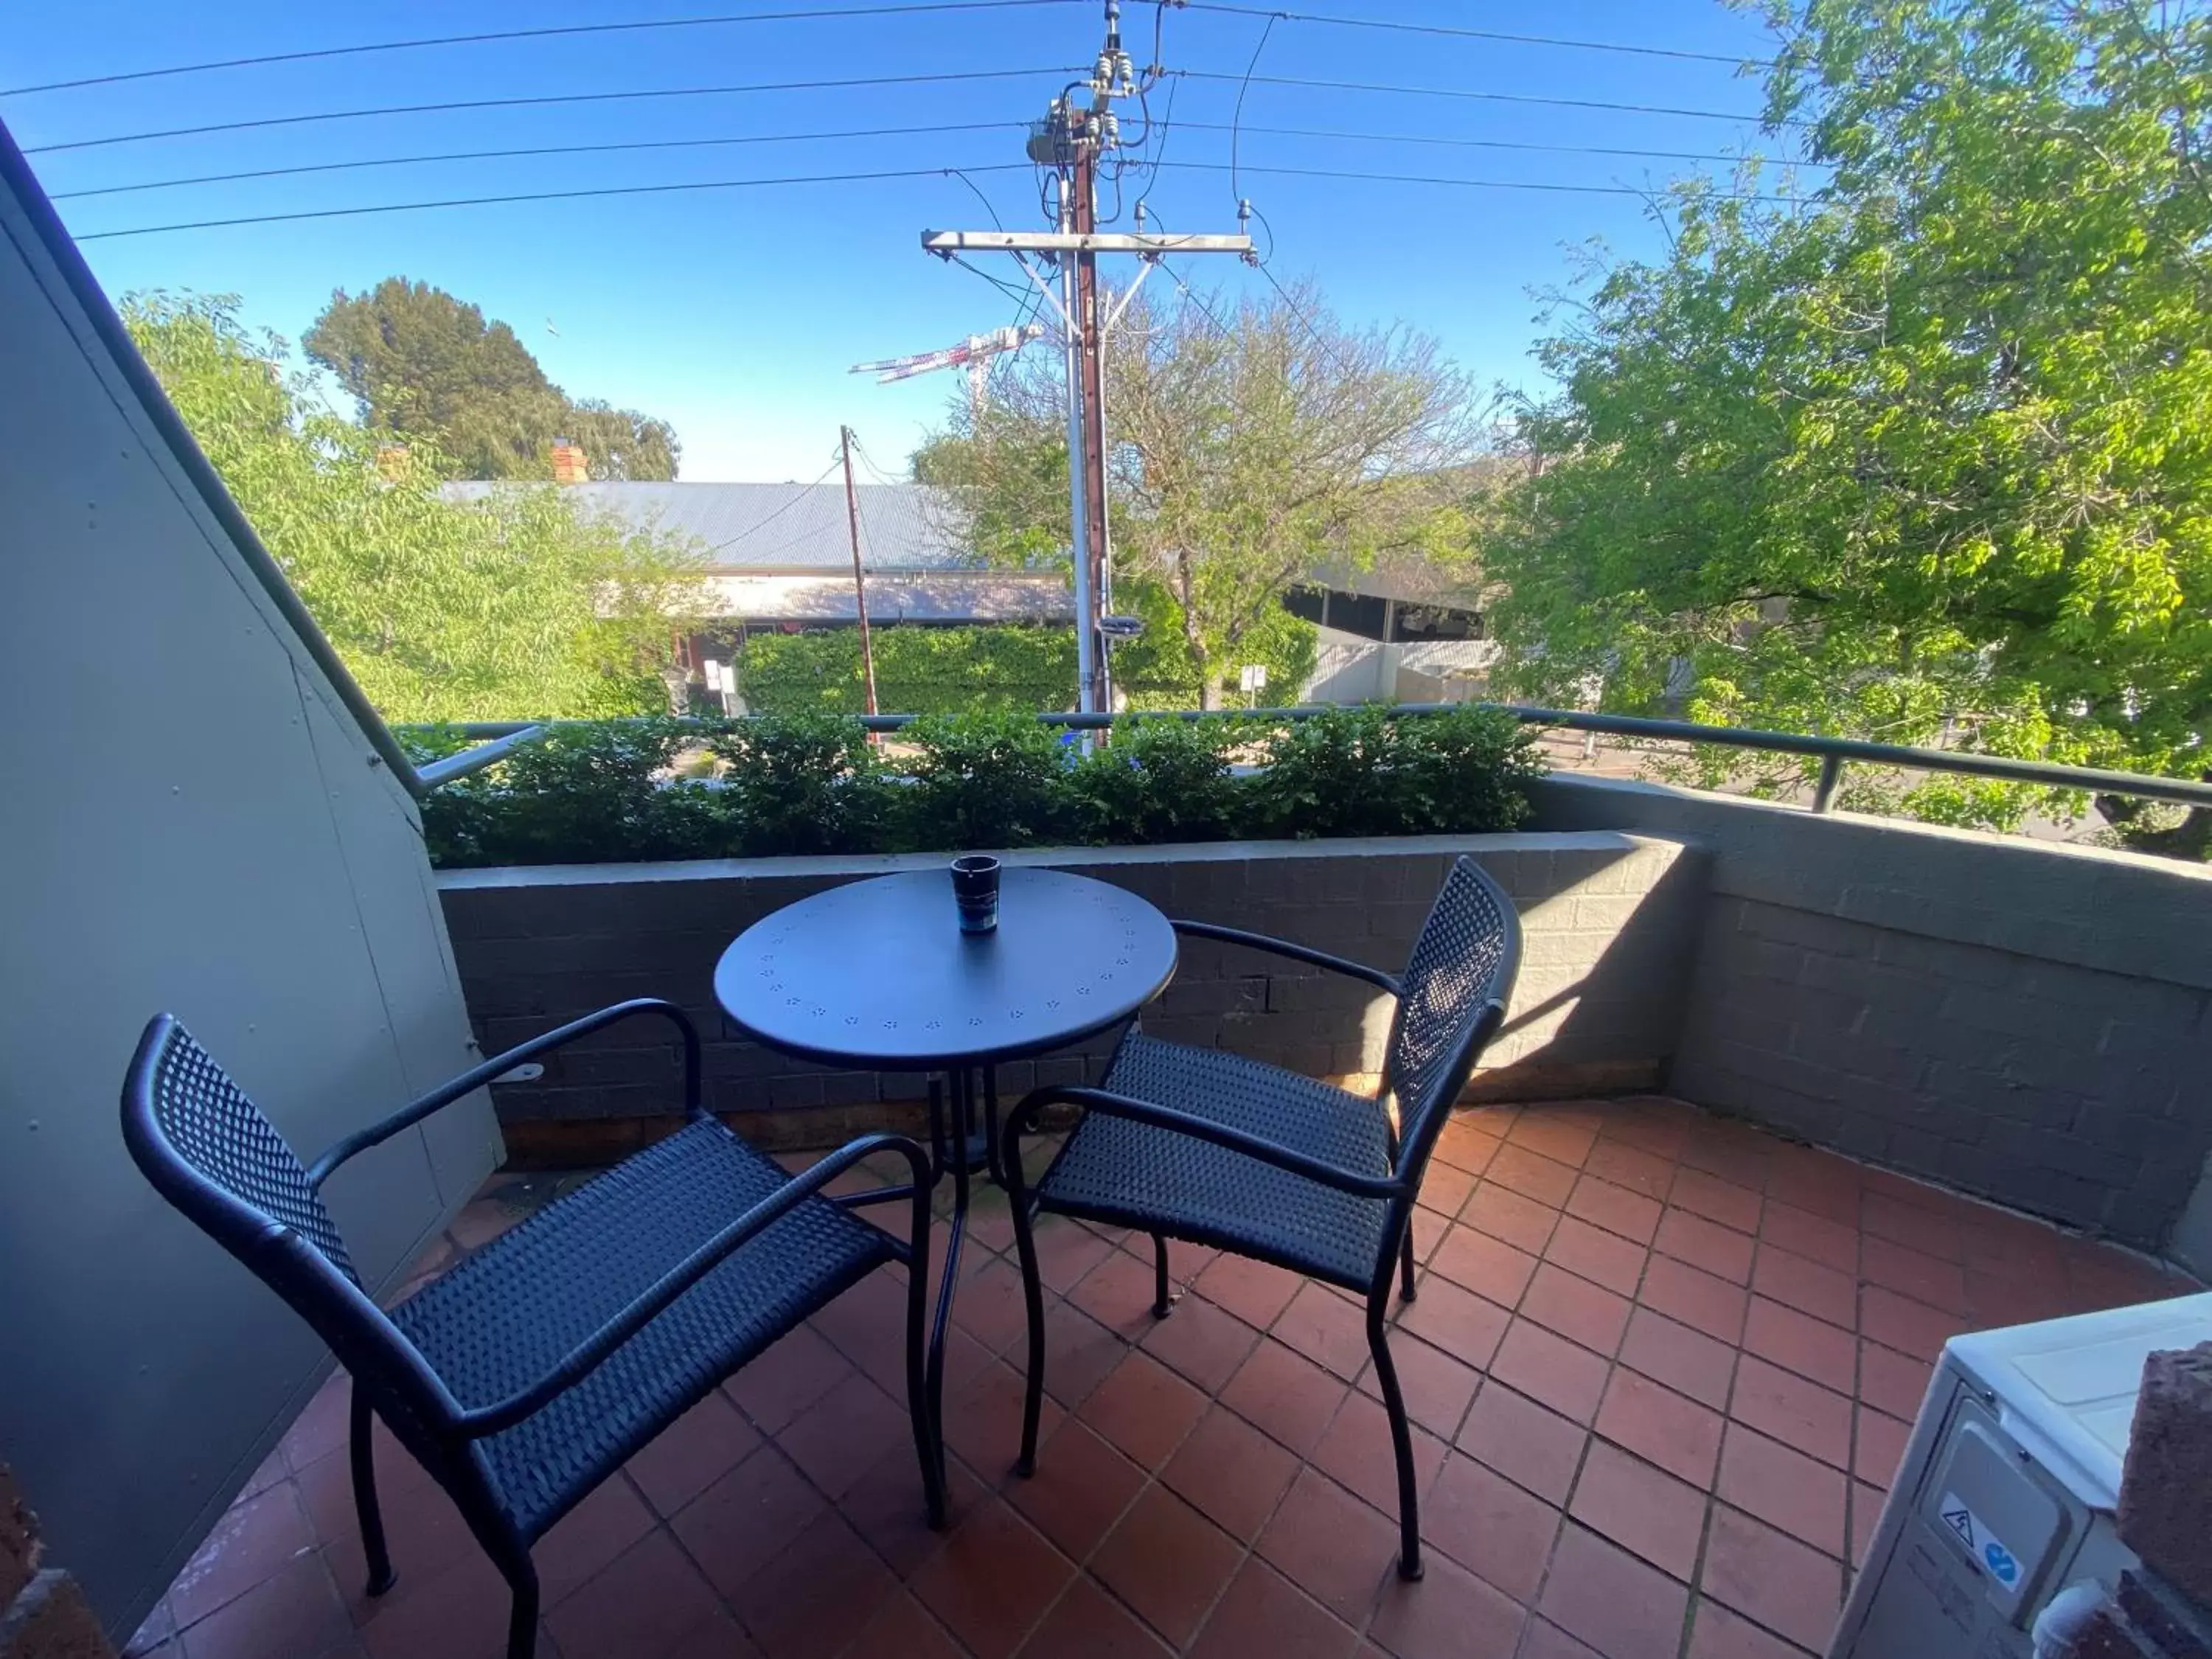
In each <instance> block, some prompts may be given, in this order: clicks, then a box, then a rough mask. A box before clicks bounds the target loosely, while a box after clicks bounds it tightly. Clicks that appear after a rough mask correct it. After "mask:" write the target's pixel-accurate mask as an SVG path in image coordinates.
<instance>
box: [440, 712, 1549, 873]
mask: <svg viewBox="0 0 2212 1659" xmlns="http://www.w3.org/2000/svg"><path fill="white" fill-rule="evenodd" d="M408 741H409V744H410V747H411V748H412V749H413V750H414V751H415V753H416V757H417V758H418V759H419V760H429V759H433V758H436V757H440V756H441V755H445V754H450V753H452V752H453V751H454V750H457V749H459V748H460V747H463V746H465V745H464V740H463V739H462V738H460V737H459V735H458V733H456V732H452V731H450V730H438V729H429V730H422V731H416V732H411V733H410V734H409V738H408ZM1532 741H1533V739H1532V738H1529V737H1528V736H1526V735H1524V734H1523V733H1522V732H1521V731H1520V730H1519V729H1518V728H1517V727H1516V726H1515V725H1514V723H1513V721H1512V720H1510V718H1509V717H1505V716H1502V715H1498V714H1490V713H1486V712H1484V711H1481V710H1477V709H1466V710H1459V711H1455V712H1453V713H1450V714H1424V715H1407V716H1403V717H1394V716H1392V715H1391V714H1390V713H1389V711H1388V710H1386V709H1381V708H1371V709H1358V710H1342V711H1336V712H1333V713H1330V714H1325V715H1322V716H1321V717H1320V718H1318V719H1316V720H1309V721H1305V722H1302V723H1291V724H1288V725H1285V726H1283V727H1282V728H1280V729H1279V730H1277V731H1273V732H1270V731H1267V730H1265V729H1262V728H1261V727H1258V726H1255V725H1254V724H1252V723H1251V722H1247V721H1242V720H1206V721H1199V722H1192V721H1185V720H1168V719H1163V718H1160V717H1158V716H1143V715H1136V716H1130V717H1127V718H1125V719H1123V720H1117V721H1116V722H1115V726H1114V733H1113V740H1112V742H1111V743H1110V744H1106V745H1103V746H1101V747H1099V748H1097V749H1096V750H1094V751H1093V752H1092V753H1091V754H1090V755H1089V756H1085V757H1079V756H1078V754H1077V751H1076V749H1075V746H1074V745H1073V744H1072V743H1071V742H1069V741H1067V740H1066V737H1065V734H1063V733H1060V732H1056V731H1055V730H1054V728H1052V727H1049V726H1044V725H1042V723H1040V722H1039V721H1037V720H1036V719H1035V718H1034V717H1032V716H1030V715H1025V714H963V715H955V716H933V717H929V718H925V719H923V720H917V721H915V723H914V724H913V725H912V726H908V727H907V728H906V729H905V730H904V731H902V732H900V733H898V735H897V738H896V743H895V744H893V745H891V746H890V747H889V748H887V749H885V750H874V749H872V748H871V747H870V745H869V744H868V743H867V741H866V737H865V734H864V733H863V732H862V730H861V727H860V723H859V722H858V721H857V720H853V719H851V718H850V717H848V716H842V715H836V714H812V713H809V714H798V715H778V716H756V717H753V718H750V719H746V720H720V721H714V720H703V721H675V720H666V719H653V720H619V721H612V720H611V721H601V722H596V723H580V724H577V725H574V726H561V727H557V728H556V730H555V732H554V733H553V735H552V736H551V737H550V738H549V739H548V740H547V741H545V742H544V743H543V744H537V745H534V746H527V745H526V746H525V747H523V748H521V749H519V750H515V751H513V753H512V754H511V755H509V756H508V757H507V758H506V759H505V760H502V761H501V762H499V763H496V764H495V765H493V766H491V767H489V768H487V769H484V770H483V771H482V772H478V773H476V774H473V775H471V776H469V777H466V778H464V779H461V780H460V781H458V782H455V783H452V784H448V785H447V786H446V787H444V788H442V789H439V790H436V791H434V792H433V793H431V795H430V796H429V797H428V799H426V800H424V801H423V803H422V828H423V835H424V837H425V839H426V841H427V842H428V845H429V848H430V857H431V860H432V862H433V863H435V864H436V865H438V866H440V867H441V868H453V867H459V866H478V865H504V864H590V863H602V862H624V861H633V860H656V859H681V858H734V857H748V856H751V857H767V856H775V855H780V854H805V853H868V852H884V853H899V852H925V851H934V852H953V851H963V850H971V849H975V848H1006V847H1024V846H1034V845H1042V844H1054V843H1059V844H1078V843H1084V842H1091V843H1098V844H1105V845H1112V846H1122V845H1141V844H1146V843H1154V842H1185V841H1219V840H1224V839H1230V838H1235V837H1240V836H1243V837H1252V836H1334V835H1363V836H1367V835H1425V834H1434V833H1439V832H1448V831H1456V832H1462V833H1477V832H1481V831H1486V830H1497V829H1511V828H1512V827H1513V826H1514V825H1515V824H1516V823H1520V822H1521V821H1522V818H1523V817H1525V816H1526V813H1527V811H1528V800H1527V785H1528V781H1529V780H1530V779H1531V778H1533V777H1534V776H1535V775H1537V773H1538V771H1539V770H1540V768H1539V766H1538V765H1537V763H1536V762H1535V759H1534V752H1533V750H1532V749H1531V747H1530V744H1531V743H1532ZM701 754H705V755H709V756H711V757H714V760H715V761H716V762H717V763H718V767H719V770H720V776H718V777H716V778H714V779H711V780H707V781H694V780H691V779H690V778H683V779H679V778H678V777H677V774H678V772H679V771H682V770H684V768H685V766H686V764H687V757H696V756H698V755H701ZM1240 757H1241V758H1249V757H1256V758H1258V759H1261V760H1262V761H1264V762H1266V763H1267V766H1266V768H1265V769H1262V770H1260V771H1257V772H1255V773H1252V774H1250V775H1240V774H1239V772H1238V771H1237V770H1236V769H1233V768H1232V766H1231V762H1232V760H1233V759H1237V758H1240Z"/></svg>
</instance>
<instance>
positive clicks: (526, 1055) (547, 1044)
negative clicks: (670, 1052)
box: [307, 997, 699, 1188]
mask: <svg viewBox="0 0 2212 1659" xmlns="http://www.w3.org/2000/svg"><path fill="white" fill-rule="evenodd" d="M634 1014H659V1015H661V1016H663V1017H664V1018H668V1019H671V1020H673V1021H675V1023H676V1029H677V1030H678V1031H679V1032H681V1033H682V1034H683V1037H684V1110H685V1111H686V1112H687V1113H690V1115H693V1116H695V1117H696V1116H697V1115H698V1113H699V1032H698V1030H697V1028H696V1027H695V1026H694V1025H693V1024H691V1018H690V1015H688V1014H686V1013H685V1012H684V1011H683V1010H682V1009H681V1008H679V1007H678V1006H676V1005H675V1004H674V1003H672V1002H667V1001H664V1000H662V999H660V998H659V997H634V998H632V999H631V1000H629V1001H628V1002H617V1003H616V1004H614V1005H613V1006H611V1007H607V1008H602V1009H600V1010H599V1012H597V1013H592V1014H586V1015H585V1016H584V1017H583V1018H581V1019H574V1020H570V1021H569V1022H568V1024H566V1025H563V1026H562V1027H561V1028H560V1029H559V1030H552V1031H548V1032H546V1033H545V1034H544V1036H534V1037H532V1038H531V1039H530V1041H529V1042H523V1043H518V1044H517V1045H516V1046H515V1047H513V1048H509V1049H508V1050H507V1052H506V1053H505V1054H495V1055H494V1056H493V1057H492V1058H491V1059H489V1060H485V1061H483V1063H482V1064H481V1065H477V1066H471V1067H470V1068H469V1069H468V1070H467V1071H465V1072H464V1073H461V1074H460V1076H459V1077H457V1078H455V1079H453V1080H452V1081H451V1082H449V1083H442V1084H441V1085H438V1087H436V1088H435V1089H433V1090H431V1091H430V1092H429V1093H428V1094H427V1095H424V1096H423V1097H422V1098H421V1099H420V1100H416V1101H412V1102H410V1103H408V1104H407V1105H405V1106H403V1107H401V1108H400V1109H398V1111H396V1112H394V1113H393V1114H392V1115H391V1116H390V1117H387V1118H386V1119H385V1120H384V1121H382V1122H380V1123H372V1124H370V1125H369V1126H368V1127H367V1128H366V1129H356V1130H355V1131H354V1133H351V1134H349V1135H348V1136H346V1137H345V1139H343V1140H341V1141H338V1142H337V1144H336V1145H335V1146H331V1149H330V1150H329V1151H328V1152H325V1153H324V1154H323V1155H322V1156H321V1157H320V1158H317V1159H316V1160H315V1161H314V1163H313V1164H312V1165H311V1166H310V1167H309V1168H308V1170H307V1185H308V1186H309V1187H311V1188H320V1187H321V1186H322V1184H323V1182H325V1181H327V1180H329V1179H330V1177H331V1172H332V1171H333V1170H336V1169H337V1167H338V1166H339V1165H340V1164H343V1163H344V1162H345V1161H346V1160H347V1159H348V1158H353V1157H355V1156H356V1154H358V1153H362V1152H367V1151H368V1149H369V1148H370V1147H372V1146H381V1145H382V1144H383V1143H384V1142H386V1141H387V1140H389V1139H392V1136H394V1135H396V1134H398V1133H399V1132H400V1131H401V1130H402V1129H405V1128H410V1127H412V1126H414V1125H415V1124H417V1123H420V1122H421V1121H422V1120H423V1119H424V1118H426V1117H428V1116H429V1115H430V1114H431V1113H433V1112H435V1111H441V1110H442V1109H445V1108H446V1107H448V1106H450V1105H452V1104H453V1103H454V1102H455V1101H457V1100H459V1099H460V1098H461V1097H462V1096H464V1095H466V1094H468V1093H470V1092H471V1091H474V1090H477V1089H480V1088H482V1087H483V1085H485V1084H487V1083H489V1082H490V1081H491V1080H492V1079H494V1078H495V1077H498V1076H499V1075H500V1074H501V1073H503V1072H511V1071H513V1069H514V1068H515V1067H516V1066H520V1065H521V1064H522V1063H523V1062H524V1061H525V1060H530V1059H532V1058H533V1057H534V1056H536V1055H538V1054H548V1053H550V1052H551V1051H552V1050H553V1049H556V1048H561V1047H562V1046H563V1045H564V1044H567V1043H570V1042H574V1041H576V1039H577V1038H579V1037H581V1036H590V1035H591V1033H592V1032H593V1031H596V1030H599V1028H600V1027H601V1026H603V1025H611V1024H614V1023H615V1022H616V1021H617V1020H623V1019H628V1018H630V1017H631V1016H632V1015H634Z"/></svg>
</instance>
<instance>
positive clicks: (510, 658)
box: [123, 294, 692, 721]
mask: <svg viewBox="0 0 2212 1659" xmlns="http://www.w3.org/2000/svg"><path fill="white" fill-rule="evenodd" d="M123 313H124V319H125V322H126V323H127V324H128V325H129V327H130V330H131V337H132V339H134V340H135V341H136V342H137V345H138V349H139V350H140V351H141V352H143V354H144V355H145V357H146V360H147V362H149V364H150V365H151V366H152V368H153V370H154V373H155V375H156V376H157V377H158V378H159V379H160V380H161V386H162V388H163V390H165V391H166V392H167V393H168V395H169V398H170V400H171V401H172V402H173V403H174V404H176V406H177V411H178V413H179V415H181V416H183V417H184V421H185V425H186V426H187V427H189V428H191V433H192V435H193V436H194V437H195V438H196V439H197V440H198V441H199V444H200V447H201V448H202V449H204V451H206V453H207V456H208V459H210V461H211V462H213V463H214V465H215V467H216V471H218V472H219V473H221V474H222V480H223V483H224V484H225V485H226V486H227V487H228V489H229V490H230V493H231V494H232V495H234V497H235V498H236V499H237V501H238V504H239V506H240V507H241V508H243V509H244V510H245V513H246V517H247V518H248V519H249V520H251V521H252V524H253V526H254V528H255V529H256V530H257V531H258V532H259V533H260V536H261V538H262V540H263V541H264V543H265V544H267V546H268V548H269V550H270V554H271V555H272V556H274V557H275V558H276V561H277V562H278V563H279V564H280V565H282V566H283V569H284V574H285V575H286V576H287V577H288V578H289V580H290V581H291V583H292V585H293V586H294V587H295V588H296V589H298V591H299V593H300V597H301V599H302V600H304V601H305V602H306V604H307V609H308V610H309V611H311V612H312V613H313V616H314V617H315V620H316V621H317V622H318V623H320V624H321V626H322V629H323V631H324V632H325V634H327V635H329V636H330V640H331V644H332V645H334V646H335V647H337V651H338V653H339V655H340V656H341V657H342V658H343V659H344V660H345V664H346V666H347V667H348V668H349V670H351V671H352V672H353V674H354V677H355V678H356V679H358V680H359V681H360V682H361V685H362V690H364V691H366V692H367V693H368V696H369V699H370V701H371V702H374V704H375V705H376V707H377V708H379V709H380V710H381V711H382V712H383V714H385V715H386V717H387V718H388V719H391V720H396V721H428V720H501V719H517V718H525V717H534V716H539V715H546V716H561V715H573V716H586V715H597V714H629V713H640V712H647V711H650V710H652V709H654V708H665V707H666V706H667V705H666V693H665V689H664V688H663V686H662V684H661V682H660V680H659V678H658V674H657V672H656V670H657V667H658V665H659V662H660V661H661V660H662V659H665V655H666V653H667V651H668V647H669V641H670V637H671V633H672V632H673V631H675V630H677V629H680V628H681V627H682V626H684V617H685V615H686V614H687V611H688V609H689V608H690V603H691V592H692V590H691V587H690V581H689V580H688V563H689V561H688V559H687V556H686V555H685V553H684V550H682V549H680V548H678V547H676V546H674V545H673V544H669V543H667V542H665V541H662V540H659V539H657V538H653V537H650V536H643V535H633V534H627V533H625V532H623V530H622V529H621V528H619V527H618V526H616V525H615V524H613V523H612V522H611V521H610V520H606V519H605V518H604V517H599V516H595V515H584V514H580V513H577V512H576V511H575V510H574V507H573V506H572V504H571V502H570V501H569V499H568V497H566V496H564V495H562V492H561V491H559V490H558V489H555V488H553V487H552V486H551V485H550V484H548V485H547V486H546V487H545V488H544V489H513V490H503V491H499V492H495V493H494V494H493V495H490V496H489V498H488V499H486V500H483V501H473V502H468V503H461V502H454V501H447V500H445V499H444V498H443V497H442V496H441V495H440V493H439V487H438V486H439V482H440V475H441V466H440V459H441V458H440V457H439V456H438V455H437V453H435V451H434V450H430V449H428V448H427V447H424V446H422V444H421V443H420V442H419V441H410V447H409V451H408V454H407V456H406V458H405V464H404V465H401V466H398V467H394V466H392V465H389V460H388V458H387V463H386V465H384V466H383V467H381V468H380V465H379V449H380V441H379V437H378V435H377V434H375V433H374V432H371V431H368V430H367V429H365V428H362V426H360V425H357V424H356V423H355V422H351V421H349V420H346V419H344V418H343V416H338V415H335V414H332V413H331V412H330V411H329V410H326V409H323V408H321V407H319V405H318V404H316V403H315V402H314V401H313V394H312V388H311V387H310V386H309V385H308V384H307V381H306V380H305V378H304V377H288V376H286V375H285V374H283V372H282V370H281V368H280V367H279V365H280V364H281V362H282V361H283V356H284V343H283V341H282V340H280V339H278V338H276V337H275V336H273V335H258V336H257V335H255V334H252V333H251V332H249V331H247V330H246V328H245V327H244V326H243V325H241V324H240V321H239V318H238V309H237V301H235V300H233V299H229V298H221V297H216V298H210V297H204V296H185V297H172V296H168V295H159V294H155V295H134V296H131V297H130V298H128V299H126V300H125V302H124V306H123Z"/></svg>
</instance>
